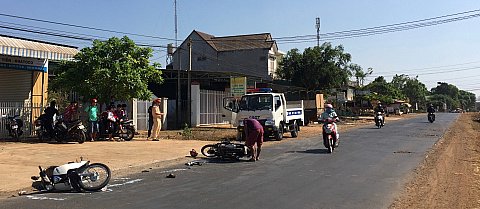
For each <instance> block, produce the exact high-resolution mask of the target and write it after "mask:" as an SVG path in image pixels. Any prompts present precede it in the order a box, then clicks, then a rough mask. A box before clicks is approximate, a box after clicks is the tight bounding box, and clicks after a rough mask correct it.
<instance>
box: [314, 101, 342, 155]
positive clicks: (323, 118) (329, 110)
mask: <svg viewBox="0 0 480 209" xmlns="http://www.w3.org/2000/svg"><path fill="white" fill-rule="evenodd" d="M329 119H331V120H333V121H335V122H338V121H340V119H339V118H338V115H337V113H336V112H335V110H334V109H333V105H331V104H326V105H325V111H324V112H323V113H322V114H321V115H320V118H318V121H320V122H323V123H325V122H327V121H328V120H329ZM333 126H334V129H335V134H334V136H335V137H336V141H337V144H336V145H335V146H338V142H339V140H340V134H339V133H338V128H337V124H336V123H333Z"/></svg>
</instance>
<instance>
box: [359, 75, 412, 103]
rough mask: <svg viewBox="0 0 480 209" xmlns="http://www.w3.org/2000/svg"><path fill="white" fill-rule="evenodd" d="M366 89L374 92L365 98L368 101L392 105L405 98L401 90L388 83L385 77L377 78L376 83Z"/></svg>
mask: <svg viewBox="0 0 480 209" xmlns="http://www.w3.org/2000/svg"><path fill="white" fill-rule="evenodd" d="M365 89H368V90H370V91H371V92H372V93H371V94H370V95H367V96H366V97H365V99H367V100H379V101H382V102H385V103H392V102H393V101H394V100H395V99H404V98H405V96H404V95H403V94H402V92H401V91H400V89H398V88H395V87H394V86H393V85H392V84H391V83H388V82H387V81H386V80H385V78H384V77H383V76H379V77H377V78H375V80H374V81H372V82H371V83H369V84H368V85H366V86H365Z"/></svg>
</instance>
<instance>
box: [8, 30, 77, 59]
mask: <svg viewBox="0 0 480 209" xmlns="http://www.w3.org/2000/svg"><path fill="white" fill-rule="evenodd" d="M77 53H78V49H77V47H73V46H67V45H61V44H53V43H48V42H41V41H34V40H29V39H23V38H16V37H11V36H5V35H0V54H3V55H11V56H20V57H31V58H40V59H48V60H71V59H73V56H74V55H75V54H77Z"/></svg>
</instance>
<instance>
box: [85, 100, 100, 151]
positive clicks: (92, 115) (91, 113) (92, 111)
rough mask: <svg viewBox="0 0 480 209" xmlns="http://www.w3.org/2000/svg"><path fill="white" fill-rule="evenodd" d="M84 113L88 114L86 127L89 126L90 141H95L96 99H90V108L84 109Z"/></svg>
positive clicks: (96, 126) (96, 122) (96, 127)
mask: <svg viewBox="0 0 480 209" xmlns="http://www.w3.org/2000/svg"><path fill="white" fill-rule="evenodd" d="M85 112H87V114H88V125H89V129H88V131H89V134H90V139H91V141H92V142H93V141H95V139H97V133H98V114H99V113H98V107H97V99H92V102H91V103H90V106H88V107H87V108H85Z"/></svg>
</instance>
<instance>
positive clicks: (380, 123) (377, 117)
mask: <svg viewBox="0 0 480 209" xmlns="http://www.w3.org/2000/svg"><path fill="white" fill-rule="evenodd" d="M375 126H377V128H382V127H383V126H385V124H384V122H383V114H382V112H377V113H375Z"/></svg>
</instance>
